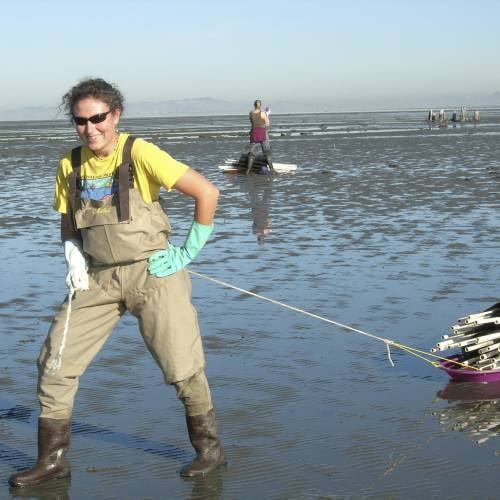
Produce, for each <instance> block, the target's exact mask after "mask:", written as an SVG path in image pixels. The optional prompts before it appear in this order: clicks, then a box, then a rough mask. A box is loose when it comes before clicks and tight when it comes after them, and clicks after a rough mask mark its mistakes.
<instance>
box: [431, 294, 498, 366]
mask: <svg viewBox="0 0 500 500" xmlns="http://www.w3.org/2000/svg"><path fill="white" fill-rule="evenodd" d="M451 332H452V333H451V334H450V335H443V336H442V339H443V340H442V341H441V342H438V343H437V344H436V347H434V348H432V349H431V352H439V351H445V350H447V349H456V348H460V349H461V355H460V359H459V361H460V362H461V363H462V364H464V365H466V366H471V367H473V368H477V369H479V370H497V369H500V302H497V303H496V304H494V305H493V306H491V307H489V308H488V309H486V310H485V311H483V312H480V313H475V314H469V315H468V316H465V317H463V318H459V319H458V320H457V324H456V325H453V326H451ZM457 368H458V365H457Z"/></svg>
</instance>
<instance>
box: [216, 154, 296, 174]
mask: <svg viewBox="0 0 500 500" xmlns="http://www.w3.org/2000/svg"><path fill="white" fill-rule="evenodd" d="M246 165H247V163H246V155H242V156H241V157H240V158H239V159H238V160H237V159H234V158H229V159H227V160H225V162H224V165H219V170H222V171H223V172H226V173H230V174H236V173H239V172H241V173H244V172H245V171H246ZM264 166H267V163H266V160H265V158H264V156H261V155H257V156H256V157H255V161H254V164H253V167H252V173H259V172H260V171H261V168H262V167H264ZM273 167H274V170H275V171H276V172H277V173H278V174H282V173H286V172H293V171H294V170H297V165H294V164H293V163H278V162H274V161H273Z"/></svg>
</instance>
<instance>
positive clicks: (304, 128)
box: [0, 112, 500, 500]
mask: <svg viewBox="0 0 500 500" xmlns="http://www.w3.org/2000/svg"><path fill="white" fill-rule="evenodd" d="M416 116H417V115H408V114H393V115H391V114H365V115H363V114H356V115H342V116H340V115H339V116H335V115H328V116H323V115H318V116H313V115H310V116H307V117H303V116H283V117H280V116H279V115H276V116H274V117H273V119H274V120H273V122H274V124H275V128H274V137H273V136H272V137H271V139H272V144H273V148H274V157H275V159H276V161H283V162H292V163H297V164H298V165H299V169H298V171H297V172H296V173H294V174H289V175H283V176H278V177H276V178H271V177H267V176H257V175H252V176H248V177H245V176H239V175H225V174H222V173H219V172H218V171H217V168H216V166H217V165H218V164H221V163H222V162H223V161H224V159H225V158H229V157H234V156H235V155H237V154H238V153H239V151H240V150H241V149H242V147H243V145H244V138H243V136H242V135H241V132H240V128H241V122H239V121H238V119H237V118H236V117H226V118H217V119H216V118H214V119H212V121H210V120H209V119H205V120H203V119H200V120H199V123H192V121H193V119H191V121H190V120H184V121H183V120H182V119H177V121H175V120H171V121H170V122H167V121H165V120H163V121H162V120H158V121H157V122H155V120H151V121H149V122H147V121H141V120H130V121H129V122H128V123H127V122H126V121H125V122H124V125H123V127H122V128H123V129H127V124H128V127H129V129H132V130H133V131H134V132H135V133H137V135H141V136H143V137H147V136H150V137H154V138H156V139H157V141H158V143H159V144H160V145H161V146H163V147H165V149H167V150H168V151H169V152H170V153H171V154H172V155H173V156H175V157H177V158H179V159H181V160H183V161H186V162H187V163H189V164H191V165H192V166H194V167H196V168H198V169H199V170H200V171H202V172H203V173H204V174H205V175H207V176H208V177H209V178H210V179H211V180H213V181H214V182H215V183H216V184H217V185H218V187H219V188H220V190H221V202H220V208H219V210H218V214H217V220H216V233H215V235H214V237H213V239H212V240H211V243H210V244H209V245H207V247H206V248H205V249H204V250H203V252H202V253H201V254H200V256H199V258H198V260H197V261H196V263H195V264H193V265H192V266H191V269H192V270H193V271H196V272H197V273H201V274H204V275H207V276H211V277H214V278H217V279H219V280H222V281H224V282H228V283H231V284H233V285H235V286H237V287H240V288H243V289H246V290H250V291H252V292H254V293H257V294H261V295H264V296H266V297H270V298H272V299H275V300H277V301H281V302H283V303H286V304H289V305H291V306H295V307H297V308H301V309H304V310H306V311H309V312H311V313H315V314H317V315H320V316H324V317H327V318H330V319H332V320H335V321H337V322H340V323H343V324H347V325H351V326H353V327H356V328H358V329H361V330H363V331H366V332H369V333H372V334H374V335H377V336H380V337H383V338H388V339H392V340H395V341H398V342H401V343H403V344H406V345H409V346H412V347H416V348H420V349H423V350H428V349H430V348H431V347H432V346H433V345H434V344H435V343H436V341H437V340H438V339H439V337H440V336H441V335H442V334H443V333H446V332H447V330H448V328H449V326H450V325H451V324H453V323H454V322H455V320H456V319H457V318H458V317H459V316H462V315H464V314H467V313H470V312H477V311H480V310H482V309H485V308H486V307H488V306H490V305H491V304H493V303H494V302H496V301H497V300H498V285H497V274H498V273H497V269H496V267H497V265H496V264H497V254H498V248H499V243H500V237H499V234H498V231H497V220H498V217H499V215H500V213H499V212H500V210H499V203H498V187H499V182H500V162H499V160H498V136H499V133H500V128H499V126H500V113H499V112H491V113H490V114H489V115H488V114H486V113H482V116H483V120H482V122H481V124H480V125H479V126H473V125H472V124H467V125H465V126H462V127H460V126H459V127H456V128H452V127H449V128H448V129H437V128H432V129H429V128H428V127H427V126H426V124H425V123H423V122H420V121H419V119H418V118H416ZM423 117H424V113H422V118H423ZM242 120H243V119H242ZM166 124H167V125H168V126H170V127H171V129H169V130H168V131H167V132H165V131H164V129H165V127H167V125H166ZM9 127H10V128H9ZM16 127H17V128H16ZM325 127H326V128H325ZM329 127H330V128H329ZM188 129H189V130H188ZM325 131H326V132H327V133H326V134H324V135H321V132H325ZM183 134H184V135H183ZM0 139H1V142H0V144H1V147H2V151H3V153H2V157H1V158H0V169H1V172H2V176H3V182H2V187H1V188H0V201H1V202H2V206H3V210H2V216H1V219H0V237H1V241H2V260H1V263H0V279H1V280H2V283H3V287H2V288H1V289H0V315H1V325H2V328H1V334H2V344H1V347H0V369H1V371H0V384H1V388H2V391H1V393H0V436H1V439H0V477H1V478H2V484H1V485H0V486H1V488H2V489H3V490H0V498H16V497H18V496H21V497H22V496H24V497H26V498H53V499H56V498H58V499H64V498H72V499H87V498H99V499H100V498H106V499H115V498H116V499H120V500H122V499H146V498H148V499H149V498H151V499H164V498H192V499H195V498H199V499H203V498H213V499H218V498H220V499H247V498H248V499H254V498H269V499H278V498H279V499H283V498H287V499H304V498H384V499H385V498H401V499H403V498H404V499H407V498H424V497H427V498H434V497H441V498H442V497H444V498H459V497H460V498H478V497H479V498H488V497H491V498H494V497H496V496H497V490H498V485H497V483H498V481H497V469H498V454H499V453H500V451H499V450H500V444H499V440H498V433H497V430H496V428H495V426H496V425H497V420H498V425H500V413H497V411H498V408H497V407H498V405H499V404H500V403H498V401H500V389H499V390H498V391H496V389H495V388H494V387H491V388H490V390H489V391H486V392H485V393H481V391H478V389H477V388H476V387H474V388H468V387H463V386H462V387H461V388H460V390H457V388H456V387H457V386H456V385H452V386H449V381H448V378H447V376H446V374H445V373H444V372H442V371H440V370H438V369H436V368H434V367H432V366H431V365H429V364H427V363H425V362H424V361H422V360H420V359H418V358H416V357H414V356H410V355H408V354H405V353H404V352H402V351H400V350H394V349H393V350H392V359H393V360H394V363H395V367H391V366H390V364H389V362H388V358H387V354H386V347H385V344H383V343H382V342H380V341H377V340H374V339H372V338H368V337H365V336H362V335H360V334H356V333H352V332H349V331H347V330H344V329H342V328H339V327H337V326H334V325H331V324H328V323H326V322H323V321H320V320H318V319H314V318H312V317H309V316H305V315H303V314H301V313H299V312H293V311H290V310H288V309H285V308H283V307H280V306H279V305H276V304H272V303H269V302H266V301H262V300H259V299H258V298H255V297H252V296H249V295H247V294H245V293H242V292H239V291H236V290H233V289H230V288H227V287H224V286H221V285H218V284H216V283H213V282H211V281H208V280H206V279H203V278H200V277H198V276H193V277H192V279H193V301H194V303H195V305H196V308H197V310H198V314H199V320H200V325H201V329H202V335H203V341H204V346H205V352H206V356H207V362H208V367H207V376H208V378H209V381H210V383H211V386H212V391H213V398H214V403H215V407H216V412H217V416H218V422H219V428H220V434H221V439H222V441H223V444H224V446H225V449H226V453H227V455H228V460H229V465H228V467H227V468H225V469H224V470H222V471H220V472H219V473H216V474H214V475H213V476H212V477H209V478H206V479H203V480H198V481H186V480H182V479H181V478H179V476H178V470H179V469H180V467H181V466H182V465H183V464H184V463H186V462H187V461H189V460H190V458H191V457H192V456H193V452H192V449H191V447H190V445H189V441H188V437H187V433H186V430H185V424H184V418H183V410H182V407H181V404H180V402H179V401H178V400H177V399H176V397H175V391H174V389H173V388H172V387H166V386H165V385H164V384H163V382H162V378H161V373H160V371H159V369H158V368H157V367H156V366H155V364H154V362H153V360H152V358H151V356H150V355H149V353H148V352H147V350H146V348H145V347H144V345H143V343H142V340H141V338H140V335H139V333H138V331H137V328H136V324H135V319H134V318H132V317H131V316H125V317H124V318H123V320H122V321H121V322H120V324H119V326H118V327H117V328H116V330H115V331H114V333H113V335H112V337H111V338H110V340H109V341H108V343H107V344H106V345H105V347H104V349H103V350H102V351H101V352H100V354H99V355H98V356H97V358H96V359H95V360H94V362H93V363H92V365H91V367H90V368H89V369H88V371H87V372H86V374H85V375H84V377H83V378H82V380H81V384H80V390H79V392H78V396H77V400H76V405H75V412H74V424H73V439H72V446H71V449H70V452H69V459H70V461H71V464H72V471H73V474H72V478H71V480H70V481H62V482H55V483H52V484H51V483H49V484H48V485H46V486H44V487H43V488H38V489H36V490H30V491H28V492H19V491H17V492H16V491H13V490H11V491H9V488H8V485H7V477H8V476H9V474H11V473H12V472H13V471H14V470H16V469H19V468H23V467H26V466H29V465H30V464H31V463H32V462H33V460H34V458H35V456H36V450H35V431H36V418H37V411H38V410H37V405H36V363H35V361H36V357H37V354H38V351H39V349H40V346H41V344H42V342H43V340H44V338H45V335H46V332H47V329H48V325H49V322H50V319H51V316H52V314H53V313H54V311H55V310H56V308H57V306H58V304H59V303H60V302H61V301H62V300H63V299H64V295H65V293H66V290H65V286H64V275H65V267H64V260H63V256H62V252H61V249H60V246H59V243H58V238H59V234H58V227H57V219H58V218H57V214H55V213H54V212H53V211H52V210H51V206H50V205H51V202H52V183H53V175H54V172H55V168H56V164H57V158H58V156H59V154H60V152H61V151H63V150H65V149H67V148H69V147H71V146H72V144H73V142H74V139H73V137H72V134H71V130H70V129H68V128H67V127H65V126H62V125H61V124H56V125H54V124H32V123H26V124H25V125H23V126H21V124H19V123H18V124H2V123H0ZM26 193H28V194H29V196H28V197H26V196H25V194H26ZM164 198H165V199H166V206H167V210H168V212H169V215H170V217H171V219H172V222H173V226H174V230H175V233H174V235H173V238H172V240H173V242H174V243H182V240H183V237H184V235H185V231H186V230H187V228H188V227H189V221H190V218H191V214H192V206H191V205H190V203H189V202H188V201H187V200H185V199H184V198H183V197H181V196H180V195H178V194H176V193H170V194H169V195H165V196H164ZM258 237H259V238H258ZM478 422H481V425H480V426H478ZM485 427H488V428H489V429H490V433H489V434H488V435H487V434H485V431H484V428H485ZM486 437H487V439H485V438H486ZM478 440H479V441H480V444H478V443H477V441H478Z"/></svg>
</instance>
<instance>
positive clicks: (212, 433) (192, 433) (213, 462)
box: [180, 410, 226, 477]
mask: <svg viewBox="0 0 500 500" xmlns="http://www.w3.org/2000/svg"><path fill="white" fill-rule="evenodd" d="M186 423H187V428H188V432H189V439H190V441H191V444H192V445H193V448H194V449H195V451H196V458H195V459H194V460H193V461H192V462H191V463H190V464H188V465H186V466H185V467H183V468H182V469H181V472H180V474H181V476H182V477H195V476H204V475H206V474H208V473H209V472H212V471H213V470H215V469H216V468H217V467H219V466H220V465H223V464H225V463H226V457H225V456H224V451H223V450H222V448H221V445H220V441H219V438H218V436H217V425H216V423H215V414H214V411H213V410H210V411H209V412H207V413H205V414H203V415H195V416H194V417H190V416H186Z"/></svg>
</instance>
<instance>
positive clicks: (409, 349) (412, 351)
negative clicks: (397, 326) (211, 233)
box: [188, 269, 480, 371]
mask: <svg viewBox="0 0 500 500" xmlns="http://www.w3.org/2000/svg"><path fill="white" fill-rule="evenodd" d="M188 272H190V273H191V274H192V275H194V276H198V277H199V278H203V279H206V280H208V281H212V282H214V283H217V284H218V285H222V286H225V287H227V288H232V289H233V290H236V291H238V292H241V293H244V294H246V295H251V296H252V297H256V298H258V299H261V300H265V301H267V302H271V304H276V305H278V306H280V307H284V308H285V309H289V310H291V311H295V312H298V313H301V314H305V315H306V316H310V317H311V318H315V319H319V320H321V321H325V322H326V323H330V324H332V325H335V326H338V327H339V328H343V329H345V330H349V331H351V332H355V333H359V334H360V335H365V336H366V337H370V338H372V339H375V340H379V341H381V342H384V343H385V345H386V347H387V358H388V360H389V363H390V364H391V366H394V363H393V361H392V358H391V350H390V346H391V345H392V346H393V347H397V348H399V349H402V350H403V351H406V352H407V353H409V354H413V355H414V356H416V357H417V358H421V359H423V360H424V361H427V362H428V363H430V364H432V365H433V366H434V367H436V368H439V364H438V363H437V362H435V361H431V360H429V359H426V358H425V357H424V356H422V354H425V355H427V356H431V357H434V358H438V359H441V360H443V361H447V362H450V363H454V364H457V365H461V366H464V367H466V368H469V369H472V370H476V371H480V370H479V369H478V368H475V367H473V366H467V365H465V364H463V363H460V362H459V361H454V360H451V359H449V358H445V357H443V356H437V355H436V354H432V353H428V352H425V351H421V350H419V349H415V348H414V347H410V346H407V345H404V344H401V343H399V342H395V341H394V340H391V339H386V338H383V337H379V336H378V335H374V334H373V333H369V332H365V331H363V330H360V329H359V328H354V327H352V326H349V325H344V324H343V323H339V322H338V321H334V320H333V319H329V318H325V317H324V316H320V315H319V314H314V313H311V312H309V311H306V310H305V309H300V308H299V307H294V306H291V305H288V304H285V303H284V302H280V301H279V300H275V299H271V298H269V297H266V296H264V295H260V294H258V293H255V292H251V291H250V290H245V289H244V288H240V287H238V286H235V285H231V284H230V283H227V282H225V281H222V280H218V279H216V278H212V277H211V276H207V275H206V274H201V273H197V272H196V271H192V270H191V269H188ZM417 353H420V354H417Z"/></svg>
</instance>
